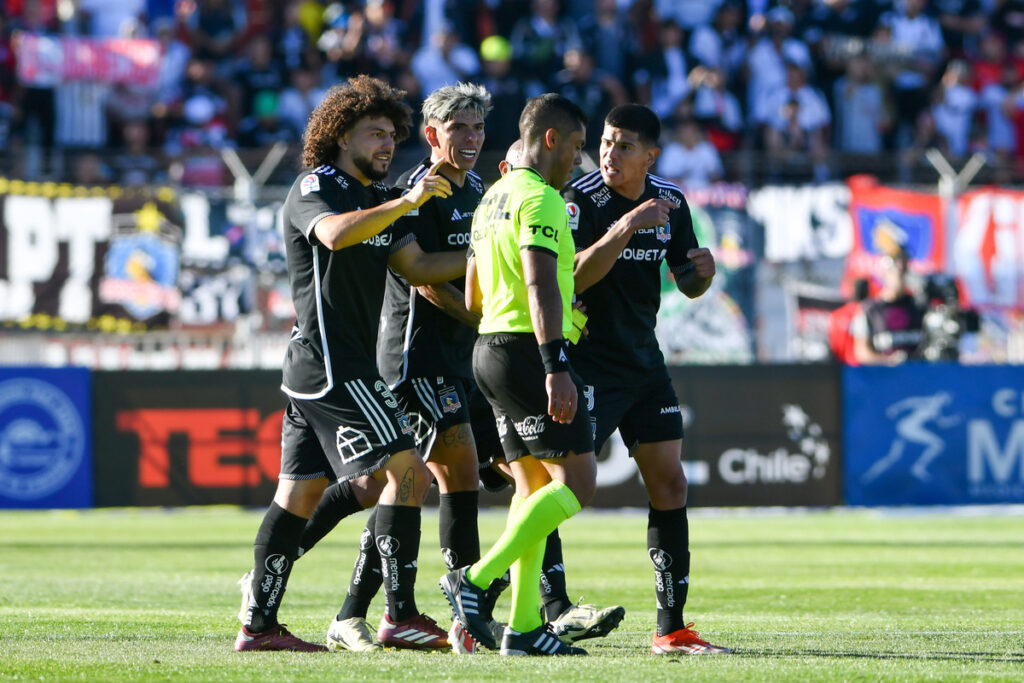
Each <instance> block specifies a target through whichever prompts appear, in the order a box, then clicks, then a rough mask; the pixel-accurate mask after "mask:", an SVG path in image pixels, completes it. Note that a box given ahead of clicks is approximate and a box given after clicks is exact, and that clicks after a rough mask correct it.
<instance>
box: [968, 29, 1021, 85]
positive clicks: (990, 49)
mask: <svg viewBox="0 0 1024 683" xmlns="http://www.w3.org/2000/svg"><path fill="white" fill-rule="evenodd" d="M970 64H971V74H972V76H973V79H972V82H971V87H972V88H974V91H975V92H977V93H981V92H982V91H983V90H984V89H985V88H986V87H987V86H989V85H991V84H993V83H999V82H1001V81H1002V80H1003V67H1004V66H1005V65H1006V64H1009V65H1011V66H1014V67H1015V66H1016V65H1014V64H1013V62H1012V61H1011V60H1010V58H1009V55H1008V54H1007V50H1006V41H1005V40H1003V37H1002V36H1001V35H999V34H998V33H996V32H995V31H986V32H985V33H984V34H983V35H982V36H981V40H980V42H979V44H978V51H977V53H976V54H975V55H974V56H973V58H972V59H971V60H970Z"/></svg>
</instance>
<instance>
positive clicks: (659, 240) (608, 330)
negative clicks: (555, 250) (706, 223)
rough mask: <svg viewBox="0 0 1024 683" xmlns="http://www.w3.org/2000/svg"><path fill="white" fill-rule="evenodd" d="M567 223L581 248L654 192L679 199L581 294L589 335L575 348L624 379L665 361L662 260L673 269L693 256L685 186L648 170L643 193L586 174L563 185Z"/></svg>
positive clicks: (584, 364) (589, 362)
mask: <svg viewBox="0 0 1024 683" xmlns="http://www.w3.org/2000/svg"><path fill="white" fill-rule="evenodd" d="M562 196H563V197H564V198H565V205H566V211H568V213H569V227H570V228H571V229H572V234H573V238H574V239H575V240H576V251H577V252H580V251H582V250H584V249H586V248H587V247H589V246H591V245H592V244H594V243H595V242H597V241H598V240H599V239H601V237H603V236H604V234H605V233H606V232H607V231H608V228H610V227H611V226H612V225H614V224H615V222H616V221H617V220H619V218H621V217H622V216H623V215H624V214H626V213H628V212H629V211H632V210H633V209H634V208H636V207H637V206H639V205H640V204H642V203H643V202H645V201H647V200H648V199H650V198H652V197H654V198H657V197H661V198H664V199H669V200H671V201H674V202H676V203H677V204H678V205H679V208H678V209H674V210H672V211H670V212H669V220H668V223H666V224H665V225H660V226H657V227H654V228H644V229H641V230H637V231H636V232H635V233H634V234H633V236H632V237H630V239H629V242H627V243H626V246H625V248H623V250H622V253H620V254H619V257H618V259H617V260H616V262H615V265H613V266H612V268H611V270H610V271H609V272H608V274H607V275H605V276H604V278H602V279H601V280H600V281H598V282H597V283H596V284H594V285H593V286H592V287H590V288H589V289H587V290H586V291H585V292H583V294H582V295H581V297H580V299H581V300H582V302H583V303H584V304H585V305H586V312H587V315H588V316H589V319H588V321H587V331H588V335H587V336H584V337H582V338H581V339H580V342H579V344H578V345H577V346H575V347H573V360H574V362H576V363H577V364H578V365H580V367H581V374H583V376H584V378H586V377H587V374H584V373H583V368H587V369H589V368H593V369H595V370H599V371H600V372H601V373H602V374H603V375H604V376H608V377H610V378H616V379H618V380H620V381H626V382H629V381H635V376H636V373H637V372H647V371H649V370H653V369H655V368H659V367H661V366H663V365H664V363H665V359H664V356H662V353H661V349H660V348H658V340H657V338H656V337H655V335H654V326H655V323H656V321H657V316H658V308H659V307H660V306H661V262H662V261H665V262H666V263H668V265H669V267H670V268H672V269H673V270H674V271H675V270H678V269H680V268H682V267H684V266H686V265H687V264H688V263H689V259H688V258H687V257H686V252H687V251H689V250H690V249H693V248H696V247H697V246H698V245H697V238H696V236H695V235H694V234H693V221H692V220H691V218H690V208H689V207H688V206H687V204H686V199H685V198H684V197H683V193H682V191H681V190H680V189H679V188H678V187H677V186H676V185H674V184H672V183H670V182H668V181H667V180H663V179H662V178H659V177H657V176H653V175H649V174H648V176H647V181H646V186H645V188H644V192H643V194H642V195H641V196H640V198H639V199H637V200H632V199H628V198H627V197H624V196H622V195H621V194H619V193H618V192H616V191H614V190H613V189H611V188H610V187H608V186H607V185H605V183H604V180H603V179H602V178H601V172H600V171H593V172H591V173H588V174H586V175H583V176H580V177H579V178H577V179H576V180H575V181H573V182H572V183H570V184H569V185H568V186H567V187H566V188H565V189H564V190H563V191H562Z"/></svg>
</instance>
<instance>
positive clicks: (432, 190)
mask: <svg viewBox="0 0 1024 683" xmlns="http://www.w3.org/2000/svg"><path fill="white" fill-rule="evenodd" d="M444 164H445V162H444V160H443V159H442V160H441V161H438V162H437V163H436V164H434V165H433V166H431V167H430V170H429V171H427V174H426V175H425V176H423V177H422V178H420V181H419V182H418V183H416V184H415V185H414V186H413V188H412V189H411V190H409V191H408V192H407V193H406V194H405V199H406V201H408V202H410V203H411V204H412V205H413V208H417V207H420V206H422V205H423V204H424V203H425V202H426V201H427V200H428V199H430V198H431V197H451V196H452V185H451V183H449V182H448V179H447V178H445V177H444V176H443V175H441V174H439V173H438V170H439V169H440V168H441V166H443V165H444Z"/></svg>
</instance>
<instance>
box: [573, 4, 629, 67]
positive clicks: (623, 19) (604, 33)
mask: <svg viewBox="0 0 1024 683" xmlns="http://www.w3.org/2000/svg"><path fill="white" fill-rule="evenodd" d="M579 33H580V39H581V40H582V41H583V49H584V50H586V51H587V52H588V53H589V54H591V55H593V56H594V66H595V68H596V69H597V70H598V71H600V72H603V73H606V74H609V75H611V76H614V77H615V78H616V79H618V80H619V82H620V83H621V82H624V81H625V79H626V75H627V74H628V73H629V69H630V68H631V67H632V62H633V60H635V59H636V55H637V52H638V49H639V46H638V44H637V40H636V36H635V35H634V32H633V30H632V27H631V26H630V24H629V20H628V17H627V16H626V13H625V12H624V11H622V10H621V9H619V4H618V2H616V0H594V10H593V12H591V13H589V14H586V15H584V16H583V18H582V19H581V20H580V21H579Z"/></svg>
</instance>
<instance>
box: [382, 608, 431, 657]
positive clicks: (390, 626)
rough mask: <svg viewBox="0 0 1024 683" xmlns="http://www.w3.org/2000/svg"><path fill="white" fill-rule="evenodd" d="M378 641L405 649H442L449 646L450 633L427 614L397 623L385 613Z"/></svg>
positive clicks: (388, 645)
mask: <svg viewBox="0 0 1024 683" xmlns="http://www.w3.org/2000/svg"><path fill="white" fill-rule="evenodd" d="M377 642H379V643H380V644H381V645H382V646H384V647H398V648H402V649H405V650H440V649H447V648H448V634H447V633H445V631H444V629H442V628H441V627H440V626H438V625H437V622H436V621H434V620H433V619H431V618H430V617H428V616H427V615H426V614H417V615H416V616H414V617H412V618H410V619H406V620H405V621H400V622H398V623H397V624H396V623H394V622H392V621H391V619H389V618H388V615H386V614H385V615H384V618H383V619H381V620H380V628H378V629H377Z"/></svg>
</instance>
